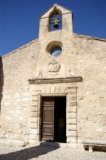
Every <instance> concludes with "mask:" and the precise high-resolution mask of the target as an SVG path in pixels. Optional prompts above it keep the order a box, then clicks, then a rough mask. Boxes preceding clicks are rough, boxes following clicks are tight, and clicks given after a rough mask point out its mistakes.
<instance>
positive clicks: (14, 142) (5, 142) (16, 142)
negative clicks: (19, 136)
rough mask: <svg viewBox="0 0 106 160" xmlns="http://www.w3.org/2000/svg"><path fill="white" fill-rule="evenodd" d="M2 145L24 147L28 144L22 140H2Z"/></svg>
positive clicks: (0, 143) (0, 140)
mask: <svg viewBox="0 0 106 160" xmlns="http://www.w3.org/2000/svg"><path fill="white" fill-rule="evenodd" d="M0 145H7V146H14V147H16V146H17V147H24V146H25V145H26V144H25V142H24V141H21V140H9V139H0Z"/></svg>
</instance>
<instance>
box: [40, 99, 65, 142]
mask: <svg viewBox="0 0 106 160" xmlns="http://www.w3.org/2000/svg"><path fill="white" fill-rule="evenodd" d="M60 118H61V119H62V118H63V121H64V124H63V131H62V132H63V133H62V134H63V137H62V139H61V141H64V142H65V137H66V100H65V97H43V98H42V117H41V119H42V125H41V140H42V141H59V119H60ZM62 134H61V135H62Z"/></svg>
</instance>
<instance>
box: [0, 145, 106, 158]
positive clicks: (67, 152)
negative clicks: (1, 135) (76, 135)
mask: <svg viewBox="0 0 106 160" xmlns="http://www.w3.org/2000/svg"><path fill="white" fill-rule="evenodd" d="M0 160H106V152H97V151H95V152H93V153H89V152H88V151H81V150H72V149H70V148H58V147H53V146H52V147H51V146H42V145H38V146H27V147H23V148H22V147H17V148H16V147H9V146H0Z"/></svg>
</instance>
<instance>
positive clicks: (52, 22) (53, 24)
mask: <svg viewBox="0 0 106 160" xmlns="http://www.w3.org/2000/svg"><path fill="white" fill-rule="evenodd" d="M61 29H62V13H61V11H60V10H58V9H55V10H53V12H52V13H51V14H50V16H49V31H56V30H61Z"/></svg>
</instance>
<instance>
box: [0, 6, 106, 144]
mask: <svg viewBox="0 0 106 160" xmlns="http://www.w3.org/2000/svg"><path fill="white" fill-rule="evenodd" d="M60 8H61V7H60ZM51 11H52V10H49V11H48V12H46V13H45V14H44V15H43V16H42V17H41V20H40V33H39V39H38V40H35V41H33V42H31V43H29V44H27V45H25V46H23V47H22V48H19V49H17V50H16V51H13V52H12V53H9V54H7V55H5V56H3V57H2V65H3V66H2V67H3V88H2V95H3V97H2V102H1V117H0V138H7V139H19V140H22V139H23V140H24V141H27V142H28V141H29V142H30V143H35V142H36V141H37V140H38V139H39V138H38V134H40V129H39V128H40V127H39V126H40V97H41V96H53V95H54V96H62V95H64V96H66V99H67V100H66V117H67V120H66V122H67V142H68V143H69V142H72V141H73V142H75V144H73V146H76V142H77V141H76V139H79V140H80V139H87V138H88V139H103V140H104V139H106V40H102V39H98V38H94V37H89V36H84V35H78V34H75V33H73V32H72V31H73V26H72V18H71V20H70V18H69V17H72V13H71V12H70V14H69V12H68V11H67V10H65V9H63V10H62V12H63V13H65V11H67V14H64V15H63V29H62V30H58V31H53V32H50V31H48V29H47V28H46V27H47V24H48V18H45V17H48V16H49V14H50V13H51ZM69 20H70V21H69ZM51 42H53V43H54V44H55V43H57V42H59V43H61V45H62V54H61V55H60V56H58V57H57V58H55V60H56V61H57V62H58V63H59V64H60V66H61V67H60V70H59V72H58V73H57V74H55V75H51V74H50V73H49V72H48V65H49V63H50V62H51V61H52V60H53V59H54V57H52V56H51V55H50V53H49V51H48V50H47V46H48V45H49V44H50V43H51ZM39 76H40V78H41V79H42V78H54V79H55V78H66V77H79V76H81V77H82V78H83V81H82V82H80V83H79V82H78V83H77V82H76V83H74V82H72V83H70V84H69V83H66V84H65V83H61V84H57V83H56V84H33V85H30V84H29V82H28V80H29V79H35V78H39ZM39 96H40V97H39ZM71 138H73V139H74V140H73V139H71ZM69 145H70V144H69Z"/></svg>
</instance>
